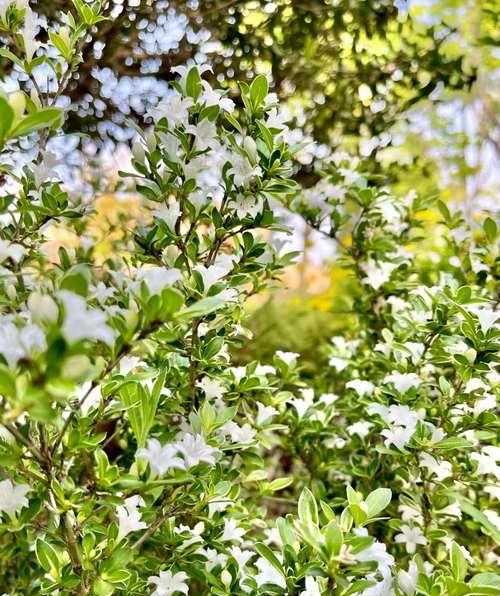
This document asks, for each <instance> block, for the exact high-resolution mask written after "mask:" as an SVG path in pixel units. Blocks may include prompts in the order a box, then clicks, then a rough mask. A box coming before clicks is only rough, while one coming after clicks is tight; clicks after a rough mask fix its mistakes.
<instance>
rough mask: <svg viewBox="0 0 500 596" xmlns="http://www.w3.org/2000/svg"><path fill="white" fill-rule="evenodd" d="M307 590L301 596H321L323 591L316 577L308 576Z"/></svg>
mask: <svg viewBox="0 0 500 596" xmlns="http://www.w3.org/2000/svg"><path fill="white" fill-rule="evenodd" d="M305 588H306V589H305V590H302V592H301V593H300V596H321V590H320V588H319V584H318V581H317V579H316V578H315V577H312V576H311V575H308V576H307V577H306V585H305Z"/></svg>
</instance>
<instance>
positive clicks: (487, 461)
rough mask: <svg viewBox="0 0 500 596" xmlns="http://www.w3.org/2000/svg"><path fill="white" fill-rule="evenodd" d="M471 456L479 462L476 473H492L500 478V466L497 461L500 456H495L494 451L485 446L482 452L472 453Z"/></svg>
mask: <svg viewBox="0 0 500 596" xmlns="http://www.w3.org/2000/svg"><path fill="white" fill-rule="evenodd" d="M470 458H471V459H472V460H473V461H475V462H477V469H476V474H492V475H493V476H495V477H496V478H498V479H500V466H499V465H498V464H497V463H496V461H497V460H498V459H499V458H498V457H495V453H494V451H493V452H491V451H489V450H488V448H487V447H483V449H482V451H481V453H472V454H471V456H470Z"/></svg>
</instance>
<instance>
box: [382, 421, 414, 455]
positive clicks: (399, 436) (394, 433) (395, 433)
mask: <svg viewBox="0 0 500 596" xmlns="http://www.w3.org/2000/svg"><path fill="white" fill-rule="evenodd" d="M414 432H415V429H414V428H404V427H403V426H393V427H392V428H390V429H384V430H383V431H382V432H381V433H380V434H381V435H382V436H383V437H385V441H384V445H385V446H386V447H390V446H391V445H394V446H395V447H397V448H398V449H400V450H402V449H403V448H404V447H405V445H406V444H407V443H408V442H409V441H410V439H411V438H412V436H413V433H414Z"/></svg>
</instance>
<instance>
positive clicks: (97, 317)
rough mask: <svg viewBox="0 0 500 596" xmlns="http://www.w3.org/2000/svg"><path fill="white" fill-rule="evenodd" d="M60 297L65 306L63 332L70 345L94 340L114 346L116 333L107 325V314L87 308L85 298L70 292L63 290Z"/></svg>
mask: <svg viewBox="0 0 500 596" xmlns="http://www.w3.org/2000/svg"><path fill="white" fill-rule="evenodd" d="M58 296H59V298H60V299H61V301H62V302H63V304H64V323H63V326H62V332H63V335H64V338H65V339H66V341H67V342H68V343H70V344H72V343H76V342H78V341H80V340H82V339H94V340H97V341H102V342H104V343H105V344H108V345H112V344H113V342H114V339H115V332H114V330H113V329H111V327H108V325H107V324H106V313H104V312H103V311H102V310H99V309H98V308H90V309H89V308H87V303H86V302H85V300H84V298H82V297H81V296H78V295H77V294H74V293H73V292H69V291H68V290H61V291H60V292H59V294H58Z"/></svg>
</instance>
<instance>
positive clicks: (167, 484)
mask: <svg viewBox="0 0 500 596" xmlns="http://www.w3.org/2000/svg"><path fill="white" fill-rule="evenodd" d="M101 18H102V17H101V12H100V5H99V4H98V3H96V4H93V5H90V4H86V3H83V2H80V0H76V1H75V11H74V13H71V14H69V13H68V15H67V16H66V19H65V22H66V26H64V27H63V26H61V27H60V28H59V29H57V30H55V29H53V28H52V27H51V26H49V25H47V24H45V23H37V22H34V17H33V14H32V12H31V10H30V8H29V6H28V5H27V3H26V2H23V1H22V0H21V1H17V2H8V3H5V2H3V3H2V4H0V28H1V32H2V35H3V34H5V37H6V38H9V39H10V40H11V41H12V43H11V47H10V49H8V50H6V49H2V50H1V51H2V56H4V57H6V58H7V59H9V60H10V61H11V62H12V64H13V68H14V69H16V72H17V73H18V74H19V75H20V74H22V76H20V78H19V80H21V81H22V82H23V83H24V87H22V90H21V88H20V90H18V91H15V92H10V93H7V92H2V94H1V95H0V115H1V127H0V142H1V146H2V164H0V167H1V169H2V172H3V176H4V178H5V181H6V182H7V184H6V186H5V188H6V189H7V190H6V191H5V192H3V194H2V197H1V201H0V209H1V210H2V219H3V222H4V226H3V227H2V230H1V233H0V259H1V267H2V269H1V273H2V278H1V294H0V296H1V305H2V311H1V314H0V355H1V364H0V393H1V413H2V418H1V420H2V434H1V441H0V458H1V459H0V473H1V478H2V479H1V480H0V512H1V516H2V523H1V525H0V544H1V549H0V560H1V565H0V589H1V590H2V591H3V592H4V593H6V594H9V595H21V594H26V593H40V594H59V595H61V596H62V595H70V594H93V595H97V596H105V595H108V594H130V595H134V594H137V595H143V594H152V595H155V596H167V595H170V594H188V593H192V594H219V595H224V594H226V595H228V594H262V595H264V594H300V595H301V596H315V595H318V594H338V595H344V596H347V595H349V594H363V595H365V596H370V595H371V596H373V595H375V594H379V595H389V594H405V595H411V594H428V595H435V594H436V595H437V594H456V595H457V596H458V595H463V594H498V593H500V588H499V578H498V576H497V575H495V574H494V573H493V572H492V569H493V566H494V564H495V562H496V555H495V553H494V545H495V543H498V538H499V530H498V528H497V523H498V519H497V516H496V514H495V512H494V510H493V508H494V499H497V498H498V488H495V486H494V480H495V478H498V470H499V467H498V464H497V463H496V462H497V461H498V447H497V446H496V443H495V441H496V437H497V435H496V431H497V428H498V427H497V420H496V418H495V416H494V406H495V403H494V398H495V391H498V389H497V387H496V386H497V385H498V377H497V373H496V372H495V368H494V367H495V365H496V363H497V359H498V339H499V337H500V332H499V330H498V326H497V324H496V322H497V319H498V317H497V311H496V310H495V304H494V302H493V300H495V299H496V300H498V297H495V296H494V292H495V291H496V290H497V286H495V280H498V271H496V270H495V266H498V265H497V264H496V260H495V259H497V253H496V251H497V250H498V249H497V247H496V245H495V244H494V243H495V239H496V226H495V224H494V222H493V220H491V219H487V220H486V222H485V224H484V228H483V229H484V234H482V235H481V236H480V238H479V240H478V242H477V243H475V242H472V237H471V235H470V233H465V234H462V229H461V221H460V219H459V217H458V216H452V215H450V214H449V213H448V211H447V209H446V207H445V206H444V205H442V206H441V209H442V212H443V218H444V220H445V221H444V223H445V224H446V225H447V226H448V227H449V228H450V230H451V231H450V233H449V235H448V237H447V247H446V250H443V258H446V259H447V262H446V263H442V264H440V266H438V265H437V264H435V263H432V264H429V263H425V262H424V263H419V262H418V260H415V259H412V256H411V252H410V251H409V250H406V249H405V245H408V244H414V243H416V242H418V235H417V229H418V223H419V222H418V220H417V219H416V217H415V212H416V211H418V210H419V209H422V208H423V207H424V204H423V203H422V202H421V201H419V200H418V199H416V198H411V197H410V198H408V199H407V200H406V201H398V200H395V199H394V198H392V197H391V196H390V195H389V194H388V193H387V192H385V191H384V190H379V191H377V190H375V189H373V188H370V187H369V186H368V185H367V184H366V183H365V182H364V179H363V178H362V177H361V176H359V175H356V174H354V173H352V172H351V175H350V176H349V180H348V181H347V182H346V181H345V180H344V181H343V186H342V189H341V192H338V188H337V186H336V185H335V177H336V176H338V175H345V174H346V173H348V172H347V170H346V168H345V167H340V168H339V169H338V172H340V174H339V173H337V172H334V173H333V174H332V176H333V182H332V181H327V182H323V183H322V188H321V193H323V194H321V195H320V196H321V197H322V201H321V203H320V204H317V205H315V204H312V205H311V204H310V203H306V202H305V201H307V198H308V193H305V194H302V193H300V192H299V191H298V189H297V188H296V186H295V184H294V182H293V181H291V179H290V177H289V176H290V174H291V172H292V158H293V154H294V148H290V147H288V146H287V144H286V143H285V141H284V132H285V127H284V125H283V120H282V118H281V116H280V114H279V112H278V107H277V106H276V104H275V102H274V99H273V97H272V96H271V95H269V94H268V87H267V82H266V79H265V77H263V76H259V77H257V78H256V79H255V80H254V81H253V83H252V84H251V85H250V86H247V85H241V89H240V91H241V100H242V105H241V106H240V107H239V108H236V106H235V105H234V104H233V102H232V101H231V100H230V99H229V98H228V97H226V96H224V95H223V94H222V93H221V92H220V91H218V90H215V89H212V88H211V87H210V86H209V85H208V84H207V82H206V81H204V80H203V79H202V78H201V76H200V72H199V71H198V69H197V68H191V69H179V71H178V74H179V78H178V80H177V81H176V82H175V83H174V84H173V86H172V89H171V92H170V93H169V94H168V95H167V97H165V98H164V99H163V100H162V101H161V102H160V103H159V104H158V106H157V107H156V108H155V109H154V110H152V111H151V113H149V114H148V121H147V123H146V124H145V127H144V130H138V131H137V138H136V140H135V142H134V144H133V160H132V166H133V170H134V171H131V172H124V173H122V175H123V178H124V185H123V189H122V190H123V192H127V190H129V191H130V187H127V184H128V185H130V184H131V181H133V182H134V183H135V189H136V191H137V192H138V193H140V195H141V197H142V202H141V218H140V221H139V222H137V226H136V227H135V228H134V229H132V230H128V229H126V230H124V231H123V234H121V235H120V237H119V240H117V241H116V243H115V244H114V249H115V250H114V252H113V254H112V255H110V256H108V258H107V259H106V260H105V261H104V262H102V260H98V259H97V258H96V254H95V250H94V246H95V238H94V237H93V235H92V227H91V226H90V222H91V214H92V204H90V205H89V204H87V203H85V202H84V201H82V200H80V199H79V198H78V197H75V196H73V195H72V194H71V192H70V189H68V188H66V187H65V185H63V184H62V183H61V182H60V181H59V180H58V179H57V175H56V174H55V170H54V166H53V156H52V155H51V153H50V152H49V151H47V149H46V147H47V143H48V141H49V139H50V137H51V136H53V135H54V134H57V133H58V132H59V128H60V126H61V124H62V122H63V120H64V113H63V109H62V105H61V104H62V102H61V101H60V99H61V97H62V95H63V93H64V89H65V86H66V84H67V83H68V80H69V78H70V75H71V73H72V72H74V71H75V70H76V69H77V67H78V63H79V57H80V52H81V48H82V46H83V44H84V43H85V41H86V40H87V39H88V36H89V34H90V33H91V31H92V27H93V26H94V25H95V23H97V22H98V21H99V20H100V19H101ZM40 27H43V28H45V29H46V33H47V37H46V39H47V41H46V42H45V43H44V44H43V45H42V44H41V42H40V41H38V38H39V36H40V32H39V28H40ZM40 37H43V38H44V39H45V35H43V36H40ZM47 73H50V74H47ZM41 79H43V80H44V81H45V86H41V85H40V80H41ZM27 91H29V94H28V93H27ZM151 121H152V123H151ZM30 142H31V143H32V144H33V146H34V148H35V149H34V153H35V157H34V158H33V162H32V163H31V164H30V165H28V166H25V167H24V168H22V170H21V171H20V169H19V168H16V163H15V159H14V157H15V156H16V155H17V154H18V152H19V151H20V150H23V149H25V148H26V147H27V146H29V144H30ZM341 165H342V164H341ZM344 165H345V164H344ZM5 181H4V182H5ZM311 192H312V191H309V195H310V194H311ZM331 197H335V198H331ZM280 203H285V204H291V205H292V206H293V207H294V208H295V209H297V210H298V211H300V212H302V213H303V214H304V216H305V217H306V218H307V219H309V220H310V222H311V223H312V224H313V225H315V226H317V227H318V228H320V229H322V230H323V231H324V232H325V233H327V234H329V235H330V236H331V237H334V238H336V239H337V240H338V242H339V243H340V244H341V247H342V251H343V259H344V261H345V263H346V266H349V267H351V268H352V270H353V272H354V273H355V275H356V276H357V278H358V281H359V285H360V292H359V295H358V296H356V298H355V303H354V305H353V311H354V312H355V314H356V317H357V320H358V324H357V328H356V335H355V336H354V335H353V337H352V338H351V337H339V338H335V339H334V341H333V342H332V345H331V346H329V348H328V349H329V350H330V365H331V366H330V368H329V370H327V371H325V374H324V375H322V377H321V378H318V379H314V382H313V384H312V386H308V384H307V383H306V382H305V381H304V379H303V378H302V377H301V374H300V373H301V371H300V359H299V358H298V356H297V355H296V354H294V353H290V352H280V351H278V352H276V354H275V356H274V359H273V362H272V363H259V362H253V363H251V364H248V365H247V366H245V367H237V366H234V365H232V357H231V353H232V350H233V349H234V348H236V347H238V346H240V345H241V344H242V342H244V341H246V329H245V327H244V309H243V306H244V302H245V300H246V298H247V297H248V296H250V295H251V294H254V293H257V292H260V291H262V290H263V289H264V288H266V287H267V286H268V285H269V284H271V283H275V281H276V280H277V279H278V278H279V275H280V273H281V272H282V270H283V268H284V267H286V266H287V265H289V264H290V263H291V262H292V260H293V256H294V255H293V254H291V253H288V254H287V253H282V252H281V251H280V249H278V248H276V246H274V245H273V244H272V242H270V240H269V233H270V232H273V233H274V234H276V233H278V234H279V233H287V232H289V231H288V230H287V227H286V225H285V223H284V221H282V219H281V218H280V216H279V215H278V213H279V212H280V209H279V208H278V206H279V204H280ZM352 221H354V222H355V223H354V226H352V225H351V223H350V222H352ZM54 222H58V223H62V224H63V225H64V226H65V227H66V228H67V229H71V230H73V232H74V233H75V234H76V235H77V236H78V237H79V239H80V242H79V245H78V247H77V248H76V249H75V250H73V251H70V250H66V249H65V248H63V247H60V248H59V251H58V256H57V258H54V256H53V255H52V253H51V252H50V251H48V250H47V246H46V243H45V234H46V231H47V229H48V227H49V226H50V225H53V224H54ZM325 226H326V227H325ZM349 226H351V228H350V231H349V232H346V231H344V228H349ZM348 237H349V238H350V239H351V241H350V242H348V241H347V238H348Z"/></svg>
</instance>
